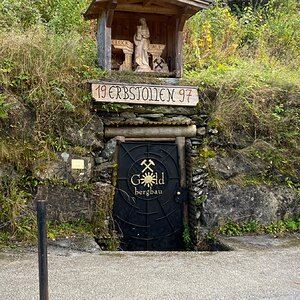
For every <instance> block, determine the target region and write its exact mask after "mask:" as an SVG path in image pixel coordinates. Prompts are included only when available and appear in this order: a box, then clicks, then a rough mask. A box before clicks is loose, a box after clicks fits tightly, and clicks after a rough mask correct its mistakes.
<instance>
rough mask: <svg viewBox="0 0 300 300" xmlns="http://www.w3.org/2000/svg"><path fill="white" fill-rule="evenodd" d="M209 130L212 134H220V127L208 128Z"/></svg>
mask: <svg viewBox="0 0 300 300" xmlns="http://www.w3.org/2000/svg"><path fill="white" fill-rule="evenodd" d="M208 132H209V133H211V134H218V133H219V131H218V129H216V128H210V129H209V130H208Z"/></svg>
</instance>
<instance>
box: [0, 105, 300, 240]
mask: <svg viewBox="0 0 300 300" xmlns="http://www.w3.org/2000/svg"><path fill="white" fill-rule="evenodd" d="M11 101H13V102H16V103H17V104H18V102H17V100H16V99H11ZM201 101H202V100H201ZM199 103H200V102H199ZM202 104H203V103H202V102H201V105H200V104H199V106H198V107H196V108H187V107H166V106H151V105H149V106H147V105H145V106H139V105H136V106H129V105H121V106H118V112H116V111H114V110H113V111H110V112H107V111H106V110H105V108H106V107H102V108H100V107H96V108H97V114H94V115H93V116H92V117H91V118H90V120H89V121H88V122H87V123H85V124H84V125H82V124H80V123H79V122H77V121H76V120H73V119H66V120H65V123H64V126H63V128H61V132H60V135H61V137H62V138H63V139H65V140H66V141H68V143H69V144H71V145H72V147H71V150H70V151H58V152H56V154H55V157H50V158H43V159H42V158H37V159H36V160H35V163H34V166H33V167H32V176H33V177H34V178H36V179H38V180H39V182H40V185H39V186H38V190H37V195H36V199H37V198H42V199H46V200H48V216H49V218H50V219H52V220H56V221H63V222H69V221H75V220H78V219H81V218H84V219H87V220H89V221H91V222H93V223H94V224H95V226H96V228H97V229H96V232H97V234H98V238H99V240H106V241H107V240H109V239H112V237H114V235H115V229H114V226H113V220H112V212H111V211H112V206H113V199H114V186H115V182H116V170H117V168H116V167H117V165H116V157H115V154H116V149H117V145H118V141H117V139H115V138H105V134H104V132H105V128H106V127H107V126H115V127H121V126H127V127H128V126H129V127H130V126H149V125H151V126H165V127H170V128H172V126H189V125H196V127H197V134H196V136H195V137H193V138H188V139H186V170H187V186H188V188H189V199H188V201H189V205H188V207H189V225H190V229H191V233H192V237H193V238H194V240H197V237H198V236H199V234H200V233H201V232H205V229H210V228H214V227H217V226H220V225H222V224H224V223H226V222H227V221H229V220H230V221H234V222H247V221H251V220H257V221H259V222H261V223H270V222H273V221H277V220H280V219H287V218H296V217H299V215H300V204H299V203H300V198H299V194H298V193H297V192H296V191H295V190H294V189H292V188H288V187H283V186H274V185H273V186H272V185H266V184H262V183H255V184H249V183H248V184H245V183H244V182H243V180H241V179H242V178H244V177H246V176H252V177H255V176H259V175H260V174H261V173H263V172H265V170H266V166H264V165H263V164H262V163H260V162H257V161H255V160H254V159H253V160H252V159H249V158H247V156H246V155H244V153H243V151H244V149H246V148H247V147H249V143H248V142H245V141H243V140H241V143H240V144H237V145H234V146H233V147H232V149H231V151H227V150H228V147H227V148H226V155H224V153H223V152H224V151H223V150H224V149H225V147H223V145H220V144H218V143H216V142H215V144H217V148H218V151H214V152H213V153H212V154H213V155H210V153H209V150H207V148H208V147H209V146H210V143H211V141H218V138H217V137H218V131H217V130H216V129H214V128H210V127H209V125H208V119H209V116H208V115H207V114H205V113H203V111H204V108H203V107H204V106H203V105H202ZM15 109H16V111H17V112H16V113H18V115H20V116H21V117H20V120H22V124H21V125H22V126H25V127H26V128H27V127H28V130H26V134H28V135H29V136H31V135H32V134H33V132H32V130H31V128H33V129H34V114H33V113H31V112H30V111H29V110H28V108H22V107H21V106H20V105H19V104H18V105H15ZM13 122H14V121H13V118H9V124H12V125H11V126H10V128H17V126H13V125H14V123H13ZM7 130H8V129H7ZM22 132H23V131H22ZM17 134H19V132H17ZM142 140H143V139H142V138H141V141H142ZM227 146H228V145H227ZM76 147H80V149H81V151H78V150H76ZM220 153H221V154H220ZM203 154H205V155H203ZM73 160H80V161H81V162H82V163H83V166H84V168H83V169H77V168H75V169H74V168H72V161H73ZM0 174H2V175H3V174H4V175H5V176H6V175H9V174H13V176H17V175H16V174H15V171H14V170H13V168H11V167H10V166H9V165H3V166H2V167H1V168H0ZM4 175H3V176H4ZM100 243H101V241H100Z"/></svg>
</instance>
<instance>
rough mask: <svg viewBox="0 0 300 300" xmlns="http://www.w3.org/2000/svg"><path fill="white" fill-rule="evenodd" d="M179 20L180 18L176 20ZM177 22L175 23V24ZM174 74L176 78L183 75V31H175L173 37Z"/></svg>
mask: <svg viewBox="0 0 300 300" xmlns="http://www.w3.org/2000/svg"><path fill="white" fill-rule="evenodd" d="M177 22H180V20H177ZM178 25H179V23H178V24H177V26H178ZM175 55H176V57H175V66H176V72H175V75H176V77H177V78H181V77H182V75H183V31H176V37H175Z"/></svg>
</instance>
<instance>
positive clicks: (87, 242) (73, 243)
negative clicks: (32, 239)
mask: <svg viewBox="0 0 300 300" xmlns="http://www.w3.org/2000/svg"><path fill="white" fill-rule="evenodd" d="M48 244H49V246H52V247H59V248H64V249H66V250H72V251H81V252H88V253H96V252H99V251H101V249H100V247H99V245H98V244H97V243H96V241H95V239H94V237H92V236H89V235H76V236H71V237H68V238H59V239H57V240H49V241H48Z"/></svg>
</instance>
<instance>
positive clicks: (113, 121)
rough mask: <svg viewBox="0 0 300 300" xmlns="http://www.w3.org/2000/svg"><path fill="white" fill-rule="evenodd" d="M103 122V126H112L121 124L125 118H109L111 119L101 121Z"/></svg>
mask: <svg viewBox="0 0 300 300" xmlns="http://www.w3.org/2000/svg"><path fill="white" fill-rule="evenodd" d="M102 120H103V123H104V125H107V126H109V125H113V124H116V123H121V122H124V121H125V118H122V117H111V118H106V119H102Z"/></svg>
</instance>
